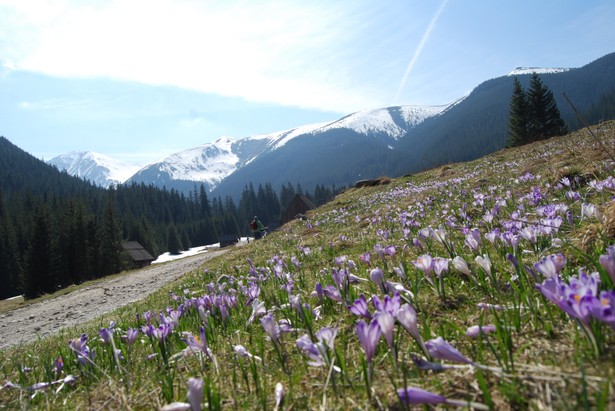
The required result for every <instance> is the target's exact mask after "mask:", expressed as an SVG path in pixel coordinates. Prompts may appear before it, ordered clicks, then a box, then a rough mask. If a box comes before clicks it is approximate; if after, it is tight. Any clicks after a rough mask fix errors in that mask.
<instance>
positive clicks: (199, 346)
mask: <svg viewBox="0 0 615 411" xmlns="http://www.w3.org/2000/svg"><path fill="white" fill-rule="evenodd" d="M182 340H184V342H185V343H186V344H188V348H189V350H190V351H191V352H193V353H199V352H201V353H203V354H205V355H206V356H207V357H208V358H209V359H210V360H212V361H213V360H214V358H213V354H212V353H211V350H210V349H209V348H208V347H207V336H206V335H205V328H203V326H201V327H200V329H199V335H198V336H194V335H192V334H191V333H185V334H184V338H182Z"/></svg>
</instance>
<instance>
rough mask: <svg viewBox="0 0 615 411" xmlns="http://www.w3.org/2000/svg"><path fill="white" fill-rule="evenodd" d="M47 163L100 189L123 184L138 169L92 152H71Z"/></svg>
mask: <svg viewBox="0 0 615 411" xmlns="http://www.w3.org/2000/svg"><path fill="white" fill-rule="evenodd" d="M47 163H48V164H51V165H53V166H56V167H57V168H58V169H59V170H66V172H67V173H68V174H70V175H72V176H76V177H80V178H83V179H84V180H89V181H90V182H92V183H93V184H96V185H98V186H101V187H109V186H111V185H117V184H120V183H123V182H124V181H126V180H127V179H128V178H129V177H130V176H131V175H133V174H134V173H135V172H136V171H137V170H138V169H139V166H136V165H134V164H129V163H126V162H123V161H119V160H116V159H113V158H111V157H109V156H106V155H104V154H100V153H96V152H93V151H72V152H70V153H67V154H61V155H59V156H56V157H54V158H52V159H51V160H49V161H48V162H47Z"/></svg>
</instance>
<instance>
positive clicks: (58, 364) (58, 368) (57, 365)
mask: <svg viewBox="0 0 615 411" xmlns="http://www.w3.org/2000/svg"><path fill="white" fill-rule="evenodd" d="M63 369H64V360H62V356H61V355H58V357H57V358H56V360H55V361H54V363H53V370H54V371H55V373H56V375H60V374H61V373H62V370H63Z"/></svg>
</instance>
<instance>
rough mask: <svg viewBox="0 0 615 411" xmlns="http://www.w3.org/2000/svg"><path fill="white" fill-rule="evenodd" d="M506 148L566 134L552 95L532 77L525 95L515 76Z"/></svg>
mask: <svg viewBox="0 0 615 411" xmlns="http://www.w3.org/2000/svg"><path fill="white" fill-rule="evenodd" d="M508 127H509V133H508V135H509V137H508V142H507V146H508V147H514V146H520V145H523V144H527V143H531V142H534V141H538V140H544V139H547V138H550V137H553V136H561V135H563V134H566V133H567V132H568V128H567V127H566V124H565V123H564V120H562V116H561V114H560V112H559V109H558V108H557V104H556V103H555V98H554V97H553V92H552V91H551V90H550V89H549V88H548V87H547V86H545V85H544V84H543V82H542V80H540V77H539V76H538V74H536V73H534V74H532V78H531V80H530V87H529V90H528V91H527V92H525V91H524V90H523V88H522V87H521V83H520V82H519V79H518V78H517V77H515V80H514V85H513V94H512V97H511V100H510V110H509V120H508Z"/></svg>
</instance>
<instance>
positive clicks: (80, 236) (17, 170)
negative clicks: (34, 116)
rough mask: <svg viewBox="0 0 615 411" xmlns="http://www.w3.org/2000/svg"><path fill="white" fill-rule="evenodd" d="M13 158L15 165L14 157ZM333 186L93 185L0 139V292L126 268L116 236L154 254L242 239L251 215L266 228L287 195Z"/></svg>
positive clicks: (52, 287)
mask: <svg viewBox="0 0 615 411" xmlns="http://www.w3.org/2000/svg"><path fill="white" fill-rule="evenodd" d="M20 160H21V161H20ZM337 192H339V189H336V188H335V187H331V188H325V187H323V186H317V187H316V188H315V190H314V191H313V192H311V193H307V192H304V191H303V190H302V188H301V186H300V185H296V186H295V185H293V184H291V183H287V184H283V185H282V187H281V188H280V191H279V194H278V193H277V192H276V191H275V190H274V189H273V187H272V186H271V184H262V185H260V184H259V185H258V186H257V187H256V188H255V187H254V186H253V185H252V184H251V183H249V184H247V185H246V187H245V189H244V191H243V193H242V195H241V198H240V199H239V202H238V203H237V204H236V203H235V201H234V200H233V199H232V198H231V197H230V196H227V197H225V198H220V197H213V198H211V199H210V198H209V196H208V192H207V191H206V189H205V188H204V187H203V186H202V185H201V186H197V185H195V186H194V189H193V190H192V191H191V192H190V193H189V194H187V195H186V194H183V193H180V192H178V191H176V190H170V191H167V190H165V189H159V188H156V187H154V186H148V185H145V184H131V185H119V186H117V187H112V188H109V189H103V188H100V187H96V186H93V185H91V184H89V183H87V182H84V181H82V180H79V179H77V178H75V177H71V176H69V175H68V174H66V173H65V172H60V171H58V170H57V169H55V168H53V167H51V166H49V165H47V164H45V163H44V162H42V161H40V160H37V159H34V158H33V157H31V156H29V155H26V156H24V155H23V153H20V152H19V151H18V149H17V148H16V147H15V146H12V145H11V144H10V143H8V140H6V139H4V138H0V282H1V284H2V288H1V289H0V298H6V297H10V296H13V295H18V294H24V295H25V296H26V297H28V298H31V297H36V296H39V295H42V294H45V293H51V292H54V291H56V290H58V289H60V288H63V287H66V286H68V285H71V284H79V283H81V282H84V281H87V280H91V279H95V278H100V277H103V276H106V275H109V274H113V273H117V272H120V271H122V270H126V269H130V268H133V267H134V262H133V261H132V260H131V259H130V258H129V256H128V254H127V253H125V252H123V249H122V247H121V243H122V241H124V240H133V241H138V242H139V243H140V244H141V245H143V246H144V248H145V249H146V250H148V251H149V252H150V254H152V255H153V256H156V255H159V254H161V253H163V252H165V251H169V252H172V253H179V252H180V251H182V250H185V249H188V248H189V247H194V246H200V245H206V244H213V243H216V242H218V239H219V236H221V235H227V234H229V235H237V236H240V235H247V234H249V233H250V229H249V221H250V220H251V218H252V217H253V216H254V215H258V216H259V217H260V218H261V220H262V221H263V222H264V223H265V224H267V225H269V226H270V227H275V226H276V225H277V224H278V221H279V219H280V215H281V213H282V212H283V210H285V209H286V207H287V206H288V204H289V203H290V201H291V200H292V198H293V197H294V195H295V194H298V193H300V194H303V195H307V196H308V197H310V198H311V199H312V201H313V202H314V203H316V204H322V203H324V202H326V201H328V200H329V199H331V198H332V197H333V196H334V195H335V194H336V193H337Z"/></svg>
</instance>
